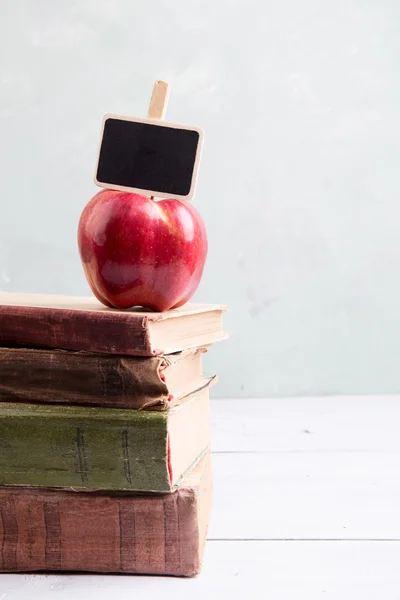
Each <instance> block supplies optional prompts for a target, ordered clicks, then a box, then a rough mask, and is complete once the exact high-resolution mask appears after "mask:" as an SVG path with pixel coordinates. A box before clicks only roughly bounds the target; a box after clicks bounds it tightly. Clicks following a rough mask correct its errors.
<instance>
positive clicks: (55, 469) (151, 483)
mask: <svg viewBox="0 0 400 600" xmlns="http://www.w3.org/2000/svg"><path fill="white" fill-rule="evenodd" d="M208 446H209V398H208V389H204V390H202V391H200V392H198V393H195V394H193V395H191V396H189V397H188V398H186V399H185V400H184V401H182V403H181V404H179V405H177V406H175V407H174V408H172V409H170V410H167V411H140V410H129V409H114V408H92V407H83V406H65V405H40V404H21V403H6V402H5V403H2V404H1V406H0V486H16V485H21V486H40V487H50V488H73V489H96V490H115V491H135V492H171V491H172V490H173V489H175V487H176V486H177V485H179V483H180V481H181V479H182V478H183V476H184V474H185V473H186V472H187V471H188V470H189V469H190V468H191V467H192V466H193V465H194V464H195V463H196V462H197V461H198V460H199V458H200V457H201V456H203V454H204V453H205V451H206V450H207V448H208Z"/></svg>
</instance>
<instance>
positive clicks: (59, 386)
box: [0, 348, 215, 410]
mask: <svg viewBox="0 0 400 600" xmlns="http://www.w3.org/2000/svg"><path fill="white" fill-rule="evenodd" d="M205 351H206V349H205V348H199V349H194V350H186V351H184V352H178V353H176V354H168V355H165V354H162V355H160V356H153V357H139V356H120V355H110V354H94V353H88V352H73V351H69V350H38V349H33V348H0V402H39V403H50V404H77V405H91V406H104V407H110V408H133V409H160V410H165V409H168V408H172V406H174V404H175V403H176V402H178V401H179V400H181V399H183V398H185V397H186V396H188V395H189V394H192V393H193V392H196V391H198V390H200V389H202V388H203V387H206V386H208V385H209V384H210V382H211V381H212V380H213V379H215V378H209V379H205V378H204V377H203V376H202V355H203V353H204V352H205Z"/></svg>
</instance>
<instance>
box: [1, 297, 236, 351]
mask: <svg viewBox="0 0 400 600" xmlns="http://www.w3.org/2000/svg"><path fill="white" fill-rule="evenodd" d="M224 310H225V307H224V306H221V305H216V304H186V305H185V306H182V307H181V308H175V309H171V310H168V311H165V312H147V311H145V310H141V309H134V310H117V309H112V308H106V307H105V306H103V305H102V304H100V303H99V302H98V301H97V300H95V299H94V298H90V297H87V298H86V297H72V296H46V295H36V294H9V293H4V292H3V293H0V346H22V347H34V348H35V347H38V348H56V349H63V350H85V351H88V352H99V353H103V354H130V355H137V356H156V355H159V354H172V353H173V352H177V351H180V350H187V349H189V348H194V347H201V346H207V345H208V344H212V343H213V342H216V341H218V340H222V339H225V337H226V335H225V334H224V333H223V330H222V313H223V311H224Z"/></svg>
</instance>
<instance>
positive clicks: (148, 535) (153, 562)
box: [0, 459, 212, 576]
mask: <svg viewBox="0 0 400 600" xmlns="http://www.w3.org/2000/svg"><path fill="white" fill-rule="evenodd" d="M207 461H208V464H207V467H206V471H207V473H206V474H205V475H203V477H202V480H201V482H198V483H197V484H196V485H193V486H190V485H189V486H187V487H184V488H183V489H180V490H177V491H176V492H174V493H172V494H168V495H153V496H149V495H147V496H134V495H125V496H121V495H105V494H99V493H84V492H72V491H58V490H57V491H50V490H45V489H36V490H32V489H29V488H18V489H16V488H0V548H1V552H0V571H1V572H8V573H12V572H19V571H92V572H99V573H142V574H154V575H181V576H193V575H196V574H197V573H198V572H199V570H200V566H201V557H202V549H203V545H204V542H205V535H206V524H207V522H208V515H209V510H210V500H211V487H212V480H211V468H210V463H209V459H207Z"/></svg>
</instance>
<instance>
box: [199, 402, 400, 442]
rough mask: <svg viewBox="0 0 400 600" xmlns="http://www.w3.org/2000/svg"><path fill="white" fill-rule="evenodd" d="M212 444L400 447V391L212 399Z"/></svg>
mask: <svg viewBox="0 0 400 600" xmlns="http://www.w3.org/2000/svg"><path fill="white" fill-rule="evenodd" d="M211 424H212V443H213V450H214V451H216V452H219V451H250V450H251V451H271V450H284V451H287V450H292V451H294V450H313V451H318V450H340V451H344V450H349V451H351V450H375V451H381V450H385V451H394V452H400V435H399V431H400V396H359V397H346V396H340V397H333V396H328V397H322V398H257V399H253V400H248V399H239V400H217V399H216V400H213V401H212V404H211Z"/></svg>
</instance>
